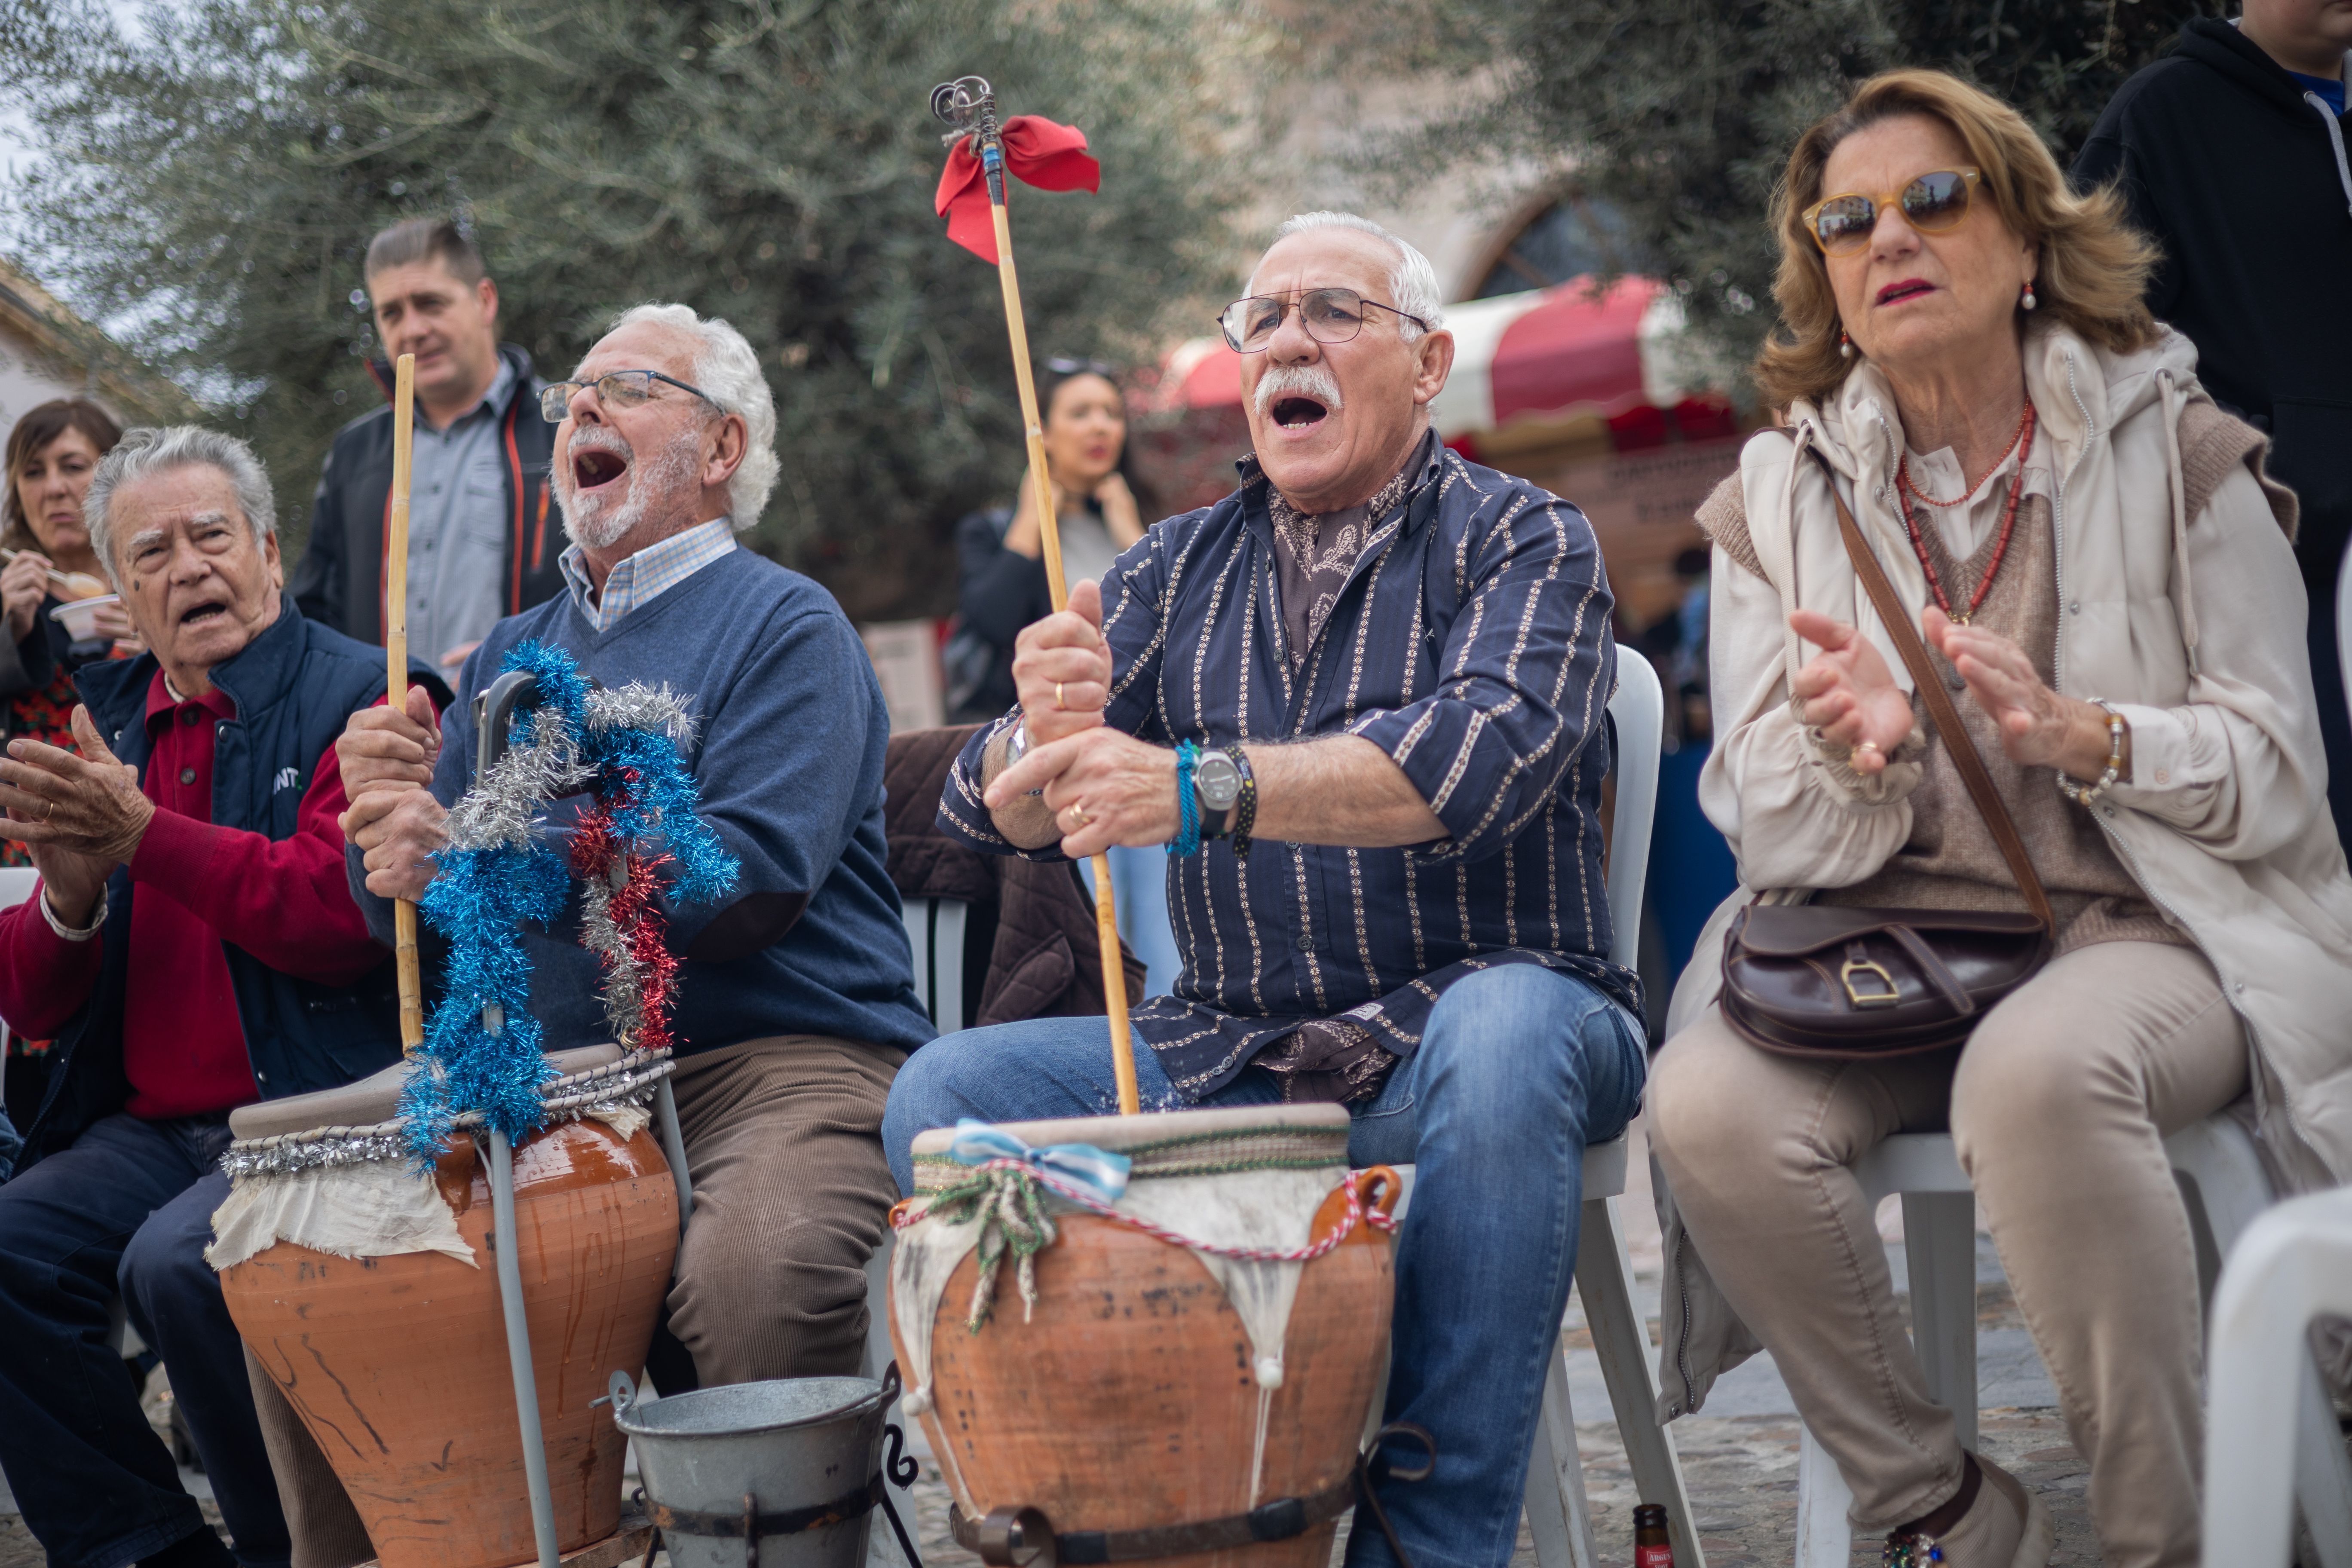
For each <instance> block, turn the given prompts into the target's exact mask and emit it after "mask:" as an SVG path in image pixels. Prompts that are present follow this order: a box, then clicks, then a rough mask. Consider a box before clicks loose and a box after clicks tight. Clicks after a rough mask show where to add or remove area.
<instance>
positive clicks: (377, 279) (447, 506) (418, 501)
mask: <svg viewBox="0 0 2352 1568" xmlns="http://www.w3.org/2000/svg"><path fill="white" fill-rule="evenodd" d="M367 289H368V297H369V299H370V300H371V301H372V302H373V306H374V310H375V324H376V332H377V334H378V336H379V337H380V338H381V339H382V340H383V350H384V354H385V358H384V359H383V360H380V361H377V362H375V363H373V364H371V365H370V366H369V367H368V368H369V370H370V371H371V372H372V373H373V374H374V376H375V378H376V382H377V384H378V385H379V386H381V387H382V388H383V394H384V397H385V399H386V406H384V407H382V408H377V409H374V410H372V411H371V412H369V413H366V414H363V415H362V416H360V417H359V418H357V419H354V420H352V422H351V423H350V424H349V425H346V426H343V429H342V433H341V435H339V436H337V437H335V444H334V447H332V449H331V450H330V451H329V452H328V454H327V461H326V465H325V467H324V468H321V469H320V474H319V491H318V495H317V497H316V498H315V499H314V500H312V502H311V505H310V547H309V549H308V550H307V552H305V553H304V554H303V557H302V563H301V565H300V566H299V567H298V568H296V570H295V573H294V600H295V603H296V604H298V605H300V606H301V609H302V613H303V614H304V615H306V616H310V618H311V619H312V620H317V621H324V622H326V623H327V624H328V625H329V626H333V627H334V628H335V629H336V630H338V631H341V632H342V633H344V634H346V635H347V636H350V637H357V638H359V639H360V640H361V641H362V642H376V643H381V642H382V641H383V591H384V547H385V540H386V531H385V525H386V523H387V522H388V521H389V518H390V512H391V498H392V409H391V407H390V399H391V396H392V376H393V373H392V363H391V362H392V361H393V360H394V359H397V358H398V357H399V356H400V355H402V354H404V353H413V354H415V356H416V426H415V432H416V449H415V472H414V475H413V478H412V481H411V485H410V500H409V512H408V637H409V644H410V646H411V647H415V649H417V651H418V652H419V653H420V654H421V655H423V656H424V657H425V658H426V659H427V660H428V661H431V662H433V663H436V664H438V665H439V666H440V667H441V669H442V671H443V672H444V673H445V674H447V675H450V676H452V677H454V676H455V674H456V672H457V667H458V666H459V665H460V664H462V663H464V662H465V658H466V655H467V654H468V653H470V652H472V651H473V648H474V645H475V644H477V643H478V642H480V641H481V640H482V637H483V634H485V633H486V632H488V630H489V629H490V627H491V626H495V625H497V624H498V622H499V620H500V619H501V618H503V617H504V616H512V615H520V613H521V612H523V611H524V610H527V609H529V608H530V607H531V606H532V605H540V604H544V603H545V602H546V601H548V600H549V599H551V598H553V597H555V596H556V595H558V594H560V593H562V591H563V574H562V573H561V572H560V571H558V570H557V568H556V564H555V559H556V556H557V555H559V554H560V553H562V549H563V520H562V517H561V516H555V517H550V516H549V511H550V510H551V506H552V504H553V502H552V500H551V496H550V493H549V490H548V483H547V462H548V454H549V452H550V450H551V447H552V445H553V437H551V435H550V434H549V431H550V428H551V427H550V426H549V425H548V424H547V422H546V421H544V420H542V419H541V418H540V417H539V414H538V409H539V394H540V392H541V389H543V388H544V387H545V386H546V383H545V382H543V381H541V379H540V378H539V377H538V376H537V375H536V374H533V372H532V369H531V363H530V355H529V354H527V353H524V352H523V351H522V350H521V349H520V348H517V347H516V346H515V345H513V344H512V343H508V344H504V345H501V344H500V343H499V339H498V322H499V287H498V284H497V283H495V282H494V281H492V280H491V279H490V277H489V274H488V270H487V269H486V268H485V267H484V266H483V262H482V255H481V252H480V251H479V250H478V249H477V248H476V247H475V245H474V242H473V241H472V240H471V239H469V238H467V236H466V235H465V233H464V232H463V231H462V230H460V229H459V228H458V227H457V225H456V224H454V223H451V222H450V221H448V220H447V219H446V218H410V219H408V220H407V221H406V222H404V223H397V224H394V225H393V226H391V227H390V228H387V229H385V230H384V231H383V233H382V234H379V235H377V236H376V237H375V238H374V239H373V240H372V241H371V242H370V243H369V245H368V253H367Z"/></svg>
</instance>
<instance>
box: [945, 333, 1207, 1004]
mask: <svg viewBox="0 0 2352 1568" xmlns="http://www.w3.org/2000/svg"><path fill="white" fill-rule="evenodd" d="M1045 372H1046V376H1045V384H1044V386H1043V387H1041V388H1040V395H1041V396H1042V398H1043V402H1042V403H1041V405H1040V406H1041V407H1043V409H1044V410H1045V468H1046V472H1047V474H1048V475H1049V476H1050V477H1051V478H1052V479H1053V481H1054V500H1055V504H1056V510H1057V511H1058V513H1059V516H1060V520H1061V537H1062V577H1063V581H1064V582H1065V583H1070V584H1076V583H1084V582H1095V583H1100V582H1106V581H1108V580H1109V577H1110V574H1111V567H1112V565H1113V564H1114V563H1117V561H1118V557H1119V553H1120V552H1122V551H1124V550H1125V549H1127V547H1128V546H1129V545H1130V544H1133V543H1135V542H1137V541H1139V540H1140V539H1141V538H1142V537H1143V510H1142V508H1143V502H1144V500H1149V499H1150V496H1149V492H1148V491H1147V492H1145V493H1144V494H1143V495H1142V496H1140V497H1139V495H1138V493H1137V492H1138V490H1139V489H1140V488H1141V487H1139V485H1138V484H1137V483H1136V482H1135V481H1134V480H1133V479H1130V478H1129V474H1128V471H1127V400H1126V398H1125V397H1123V396H1122V395H1120V393H1119V390H1118V379H1117V375H1118V373H1117V372H1115V371H1114V370H1112V368H1111V367H1110V366H1108V365H1107V364H1104V363H1101V362H1099V361H1097V360H1074V359H1050V360H1047V361H1046V362H1045ZM956 555H957V557H958V560H959V563H960V564H961V567H962V569H963V591H962V594H961V605H960V607H961V610H962V613H963V624H962V625H961V626H959V627H958V628H957V630H956V635H955V636H954V637H950V639H949V641H948V647H947V651H946V663H947V666H948V671H949V677H948V679H949V688H950V689H949V693H948V697H949V702H948V706H949V709H950V712H949V714H948V721H949V722H950V723H951V724H953V723H983V722H987V721H992V720H994V719H996V718H997V717H998V716H1000V715H1001V714H1003V712H1004V711H1005V710H1007V709H1009V708H1011V707H1012V706H1013V703H1015V702H1016V701H1018V700H1019V699H1020V694H1019V692H1018V691H1016V690H1015V689H1014V688H1013V639H1014V638H1016V637H1019V636H1020V635H1021V628H1022V627H1024V626H1028V625H1029V624H1030V623H1032V622H1033V621H1042V620H1044V619H1045V617H1046V616H1050V615H1052V614H1053V613H1054V602H1053V596H1052V595H1050V594H1049V593H1048V592H1047V591H1046V587H1045V534H1044V531H1043V530H1042V529H1041V528H1039V526H1038V523H1037V491H1036V489H1035V488H1034V486H1033V485H1032V484H1031V483H1030V482H1029V480H1028V479H1027V476H1025V475H1024V476H1023V479H1022V485H1021V495H1020V499H1019V500H1018V502H1017V504H1015V505H1013V506H1011V507H998V508H995V509H994V510H989V511H976V512H973V513H972V514H971V516H969V517H967V518H965V519H964V520H963V521H961V522H960V523H958V524H957V525H956ZM1109 853H1110V861H1111V881H1112V884H1113V886H1114V888H1115V889H1116V890H1117V893H1118V929H1119V931H1120V933H1121V934H1122V935H1123V936H1125V937H1126V939H1127V943H1128V946H1129V947H1130V948H1132V949H1133V950H1134V952H1135V954H1136V956H1137V957H1139V958H1140V959H1141V960H1142V961H1143V964H1144V971H1145V975H1146V978H1145V982H1144V987H1143V992H1142V994H1145V995H1158V994H1160V993H1162V992H1165V991H1167V990H1169V989H1170V988H1171V987H1172V986H1173V985H1174V984H1176V975H1177V973H1178V971H1179V970H1181V968H1182V967H1183V961H1182V959H1181V957H1180V956H1179V955H1178V953H1177V952H1176V934H1175V930H1174V928H1173V927H1172V926H1171V924H1170V922H1169V918H1168V865H1167V858H1166V857H1165V856H1163V855H1161V854H1160V852H1159V850H1157V849H1135V848H1130V847H1127V846H1125V845H1114V846H1113V847H1111V849H1110V852H1109ZM1085 875H1086V878H1087V882H1088V884H1089V886H1091V884H1092V881H1093V877H1094V873H1093V869H1092V868H1087V871H1086V873H1085Z"/></svg>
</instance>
